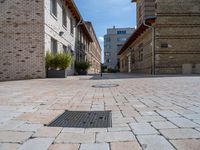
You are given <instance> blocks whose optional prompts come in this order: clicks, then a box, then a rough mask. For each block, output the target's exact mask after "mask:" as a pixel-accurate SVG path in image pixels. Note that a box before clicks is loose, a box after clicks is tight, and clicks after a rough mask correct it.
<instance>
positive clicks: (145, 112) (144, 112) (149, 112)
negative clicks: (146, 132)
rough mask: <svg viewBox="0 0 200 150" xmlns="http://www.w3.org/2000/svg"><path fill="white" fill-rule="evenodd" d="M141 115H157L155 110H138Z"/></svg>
mask: <svg viewBox="0 0 200 150" xmlns="http://www.w3.org/2000/svg"><path fill="white" fill-rule="evenodd" d="M140 114H141V115H142V116H158V114H157V113H156V112H155V111H140Z"/></svg>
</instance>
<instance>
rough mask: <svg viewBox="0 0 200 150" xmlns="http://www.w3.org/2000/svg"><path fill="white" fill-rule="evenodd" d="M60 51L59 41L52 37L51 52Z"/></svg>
mask: <svg viewBox="0 0 200 150" xmlns="http://www.w3.org/2000/svg"><path fill="white" fill-rule="evenodd" d="M57 52H58V41H57V40H56V39H54V38H51V53H53V54H56V53H57Z"/></svg>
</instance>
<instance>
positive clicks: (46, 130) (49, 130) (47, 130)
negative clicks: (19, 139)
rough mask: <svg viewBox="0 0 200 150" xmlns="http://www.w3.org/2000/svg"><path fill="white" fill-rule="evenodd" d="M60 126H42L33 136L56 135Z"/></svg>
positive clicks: (59, 130)
mask: <svg viewBox="0 0 200 150" xmlns="http://www.w3.org/2000/svg"><path fill="white" fill-rule="evenodd" d="M61 130H62V128H57V127H42V128H40V129H39V130H38V131H37V132H36V133H35V134H34V135H33V137H50V138H51V137H52V138H53V137H56V136H57V135H58V134H59V133H60V132H61Z"/></svg>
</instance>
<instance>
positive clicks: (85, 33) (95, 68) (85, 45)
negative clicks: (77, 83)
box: [76, 21, 101, 74]
mask: <svg viewBox="0 0 200 150" xmlns="http://www.w3.org/2000/svg"><path fill="white" fill-rule="evenodd" d="M76 37H77V38H76V43H77V44H76V61H88V62H90V63H91V67H90V69H89V70H88V73H91V74H93V73H100V68H101V47H100V45H99V42H98V40H97V37H96V33H95V31H94V28H93V26H92V23H91V22H89V21H86V22H85V21H83V22H81V23H80V25H79V26H78V27H77V35H76Z"/></svg>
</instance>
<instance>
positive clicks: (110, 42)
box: [104, 26, 134, 69]
mask: <svg viewBox="0 0 200 150" xmlns="http://www.w3.org/2000/svg"><path fill="white" fill-rule="evenodd" d="M133 32H134V28H115V26H114V27H113V28H110V29H107V34H106V35H105V36H104V64H105V66H107V68H112V69H118V68H119V57H118V52H119V50H120V49H121V48H122V46H123V45H124V43H125V42H126V41H127V39H128V38H129V37H130V35H131V34H132V33H133Z"/></svg>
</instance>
